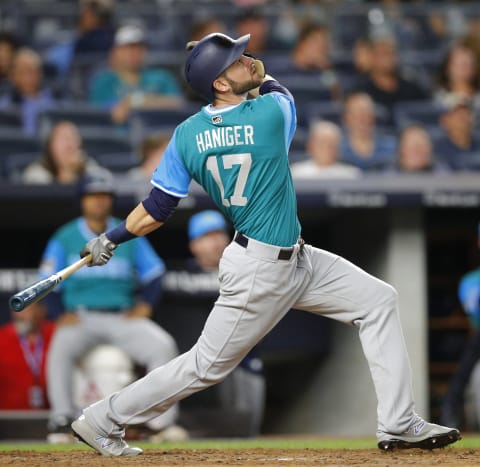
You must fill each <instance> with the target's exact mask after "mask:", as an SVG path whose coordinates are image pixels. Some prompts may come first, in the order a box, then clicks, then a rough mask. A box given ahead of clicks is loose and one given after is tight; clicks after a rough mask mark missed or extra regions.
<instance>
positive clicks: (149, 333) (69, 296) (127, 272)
mask: <svg viewBox="0 0 480 467" xmlns="http://www.w3.org/2000/svg"><path fill="white" fill-rule="evenodd" d="M79 194H80V198H81V201H80V202H81V210H82V215H81V217H78V218H76V219H74V220H72V221H70V222H68V223H67V224H65V225H63V226H62V227H60V228H59V229H58V230H57V231H56V232H55V233H54V234H53V236H52V237H51V239H50V240H49V242H48V244H47V246H46V248H45V252H44V253H43V256H42V260H41V265H40V276H41V277H42V278H44V277H47V276H49V275H50V274H53V273H54V272H56V271H59V270H60V269H63V268H64V267H66V266H68V265H69V264H72V263H73V262H75V261H76V260H77V259H78V249H79V248H81V247H82V245H83V244H84V243H85V241H88V240H89V239H91V238H94V237H95V236H96V235H98V233H99V232H102V231H103V230H104V229H105V228H112V227H114V226H115V225H117V224H118V223H119V220H118V219H115V218H114V217H112V216H111V211H112V206H113V201H114V188H113V179H112V178H111V176H110V177H107V176H106V175H105V176H98V175H96V176H86V177H85V178H83V179H82V180H81V181H80V183H79ZM164 272H165V265H164V262H163V261H162V259H161V258H160V257H159V256H158V255H157V254H156V252H155V250H154V249H153V247H152V246H151V245H150V243H149V242H148V241H147V239H145V238H139V239H138V240H135V241H134V242H130V243H128V244H125V245H124V246H122V248H119V250H118V255H115V261H112V262H111V263H110V264H109V265H108V267H106V268H102V269H100V268H98V269H91V268H84V269H82V270H80V271H78V274H75V276H72V277H71V280H69V281H65V282H64V283H62V284H61V285H60V286H59V287H58V288H57V289H56V290H55V292H53V293H51V294H50V295H49V296H48V303H47V304H48V307H49V314H50V315H53V316H56V317H57V320H56V331H55V333H54V336H53V339H52V343H51V346H50V350H49V354H48V359H47V389H48V396H49V400H50V406H51V412H50V417H49V421H48V435H47V440H48V441H49V442H50V443H53V444H58V443H64V442H69V441H71V430H70V423H71V421H72V420H73V419H74V418H75V417H76V416H77V411H78V409H77V408H76V407H75V405H74V395H73V387H72V375H73V371H74V367H75V365H76V364H77V363H78V362H79V361H80V360H81V358H82V357H83V356H84V355H85V354H86V353H87V352H88V351H90V350H92V349H93V348H94V347H95V346H96V345H99V344H111V345H114V346H118V347H119V348H120V349H122V350H123V351H124V352H125V353H126V354H127V355H128V356H130V358H131V359H132V360H133V361H134V362H135V363H137V364H138V365H140V366H142V367H145V368H146V369H147V370H152V369H153V368H156V367H157V366H159V365H161V364H163V363H165V362H167V361H169V360H170V359H172V358H173V357H174V356H175V355H176V354H177V352H178V351H177V345H176V343H175V341H174V339H173V337H172V336H171V335H170V334H168V333H167V332H166V331H165V330H164V329H162V328H161V327H160V326H158V325H157V324H156V323H154V322H153V321H152V320H151V319H149V318H150V317H151V315H152V312H153V307H154V306H155V304H156V303H157V302H158V300H159V298H160V294H161V280H162V276H163V274H164ZM177 412H178V410H177V407H176V406H174V407H173V408H172V409H171V410H169V411H167V412H166V413H164V414H162V415H161V416H160V417H157V418H156V419H155V420H154V421H152V422H149V424H150V425H149V426H148V428H151V429H152V430H154V431H155V435H158V434H159V432H160V431H162V432H163V433H162V434H163V435H164V436H163V437H164V438H166V437H168V436H167V435H169V433H170V434H171V433H176V435H178V433H179V432H180V431H181V427H178V426H176V425H175V423H174V422H175V421H176V418H177ZM166 430H168V431H166ZM182 437H184V436H182Z"/></svg>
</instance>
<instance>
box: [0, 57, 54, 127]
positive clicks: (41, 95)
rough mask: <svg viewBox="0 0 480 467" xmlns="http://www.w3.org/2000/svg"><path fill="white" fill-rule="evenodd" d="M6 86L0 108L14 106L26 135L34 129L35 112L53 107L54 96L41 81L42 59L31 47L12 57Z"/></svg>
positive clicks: (35, 121) (36, 118)
mask: <svg viewBox="0 0 480 467" xmlns="http://www.w3.org/2000/svg"><path fill="white" fill-rule="evenodd" d="M10 84H11V86H10V89H9V91H7V92H6V93H5V94H4V95H3V96H2V97H0V108H3V109H14V108H18V109H19V110H20V111H21V114H22V126H23V131H24V133H25V134H26V135H35V134H36V133H37V130H38V115H39V114H40V113H41V112H42V111H43V110H46V109H49V108H51V107H54V106H55V105H56V104H57V99H56V98H55V96H54V95H53V93H52V92H51V90H50V89H48V88H46V87H44V85H43V72H42V59H41V58H40V55H38V54H37V53H36V52H35V51H33V50H32V49H28V48H21V49H19V50H18V51H17V53H16V54H15V56H14V58H13V62H12V69H11V74H10Z"/></svg>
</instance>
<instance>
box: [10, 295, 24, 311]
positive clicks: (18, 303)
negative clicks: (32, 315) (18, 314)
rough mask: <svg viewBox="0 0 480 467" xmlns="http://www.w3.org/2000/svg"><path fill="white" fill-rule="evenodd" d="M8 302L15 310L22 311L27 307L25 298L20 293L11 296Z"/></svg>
mask: <svg viewBox="0 0 480 467" xmlns="http://www.w3.org/2000/svg"><path fill="white" fill-rule="evenodd" d="M8 304H9V305H10V308H11V309H12V310H13V311H22V310H23V309H24V308H25V299H24V298H23V297H22V296H21V293H19V294H16V295H13V296H12V297H10V300H9V301H8Z"/></svg>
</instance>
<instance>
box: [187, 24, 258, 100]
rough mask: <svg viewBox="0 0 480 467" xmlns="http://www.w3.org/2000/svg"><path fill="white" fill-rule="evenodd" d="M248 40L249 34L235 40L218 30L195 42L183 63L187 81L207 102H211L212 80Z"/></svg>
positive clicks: (234, 59) (238, 53)
mask: <svg viewBox="0 0 480 467" xmlns="http://www.w3.org/2000/svg"><path fill="white" fill-rule="evenodd" d="M249 40H250V34H245V35H244V36H242V37H239V38H238V39H236V40H235V39H232V38H231V37H229V36H227V35H226V34H221V33H219V32H214V33H212V34H209V35H208V36H205V37H204V38H203V39H201V40H200V41H198V42H197V43H196V44H195V47H193V49H192V50H191V52H190V54H189V56H188V58H187V62H186V63H185V79H186V80H187V83H188V84H189V85H190V86H191V87H192V88H193V89H194V90H195V91H197V92H198V93H199V94H201V95H202V96H203V97H205V98H206V99H207V100H208V101H209V102H213V101H214V99H215V94H214V92H213V87H212V84H213V82H214V81H215V79H216V78H218V76H220V75H221V74H222V72H223V71H224V70H226V69H227V68H228V67H229V66H230V65H231V64H232V63H234V62H235V61H236V60H238V59H239V58H240V57H241V56H242V55H243V53H244V52H245V49H246V48H247V44H248V41H249Z"/></svg>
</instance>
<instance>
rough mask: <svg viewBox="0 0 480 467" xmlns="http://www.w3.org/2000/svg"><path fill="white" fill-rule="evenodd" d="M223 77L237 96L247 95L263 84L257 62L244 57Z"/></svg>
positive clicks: (228, 69) (231, 66) (227, 70)
mask: <svg viewBox="0 0 480 467" xmlns="http://www.w3.org/2000/svg"><path fill="white" fill-rule="evenodd" d="M223 77H224V78H225V80H226V81H227V82H228V84H229V85H230V87H231V89H232V92H233V93H234V94H236V95H237V96H239V95H241V94H245V93H246V92H248V91H250V90H251V89H254V88H256V87H258V86H260V84H262V78H261V77H260V76H259V74H258V73H257V69H256V68H255V61H254V59H253V58H252V57H247V56H246V55H242V56H241V57H240V58H239V59H238V60H237V61H236V62H234V63H232V64H231V65H230V66H229V67H228V68H227V69H226V70H225V71H224V72H223Z"/></svg>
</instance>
